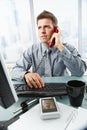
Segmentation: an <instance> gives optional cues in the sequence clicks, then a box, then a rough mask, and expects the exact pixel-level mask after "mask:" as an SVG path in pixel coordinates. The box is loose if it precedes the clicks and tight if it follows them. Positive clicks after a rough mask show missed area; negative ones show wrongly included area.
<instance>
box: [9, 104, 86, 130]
mask: <svg viewBox="0 0 87 130" xmlns="http://www.w3.org/2000/svg"><path fill="white" fill-rule="evenodd" d="M58 106H59V109H60V114H61V116H60V118H57V119H50V120H41V118H40V105H39V104H38V105H36V106H34V107H33V108H32V109H30V110H29V111H27V112H26V113H24V114H22V115H21V116H20V117H19V119H18V120H17V121H15V122H14V123H12V124H11V125H9V126H8V130H83V128H85V127H86V125H87V110H86V109H84V108H81V107H79V108H78V109H76V108H74V107H71V106H67V105H65V104H62V103H59V102H58Z"/></svg>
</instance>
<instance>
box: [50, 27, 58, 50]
mask: <svg viewBox="0 0 87 130" xmlns="http://www.w3.org/2000/svg"><path fill="white" fill-rule="evenodd" d="M54 32H56V33H58V27H54ZM54 45H55V38H53V39H52V42H51V43H50V44H49V47H50V48H51V47H53V46H54Z"/></svg>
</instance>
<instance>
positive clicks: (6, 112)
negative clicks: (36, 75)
mask: <svg viewBox="0 0 87 130" xmlns="http://www.w3.org/2000/svg"><path fill="white" fill-rule="evenodd" d="M74 79H75V80H76V79H77V80H82V81H84V82H86V83H87V75H84V76H82V77H75V76H71V77H70V76H66V77H48V78H47V77H46V78H43V80H44V82H57V83H58V82H62V83H66V82H67V81H69V80H74ZM20 83H23V82H14V84H20ZM26 99H28V97H26V98H25V97H20V98H19V100H18V102H17V103H15V104H13V105H12V106H11V107H9V108H8V109H4V108H2V107H1V106H0V121H3V120H9V119H11V118H12V117H14V114H13V111H14V110H15V109H17V108H18V107H20V103H21V102H22V101H25V100H26ZM56 99H57V101H58V102H60V103H63V104H67V105H70V104H69V100H68V97H67V96H63V97H62V98H60V97H56ZM81 107H83V108H87V94H86V93H85V96H84V100H83V103H82V106H81Z"/></svg>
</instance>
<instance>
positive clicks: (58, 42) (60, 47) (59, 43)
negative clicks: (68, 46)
mask: <svg viewBox="0 0 87 130" xmlns="http://www.w3.org/2000/svg"><path fill="white" fill-rule="evenodd" d="M53 38H55V46H56V47H57V48H58V50H59V51H62V50H63V49H64V45H63V44H62V33H61V30H60V28H59V27H58V33H56V32H54V33H53V35H52V37H51V41H52V39H53Z"/></svg>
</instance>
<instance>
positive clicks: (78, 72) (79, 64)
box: [60, 44, 86, 76]
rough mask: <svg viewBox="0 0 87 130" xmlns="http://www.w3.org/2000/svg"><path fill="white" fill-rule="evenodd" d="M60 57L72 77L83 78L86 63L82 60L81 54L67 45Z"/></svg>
mask: <svg viewBox="0 0 87 130" xmlns="http://www.w3.org/2000/svg"><path fill="white" fill-rule="evenodd" d="M60 56H61V58H62V59H63V62H64V64H65V66H66V67H67V68H68V69H69V71H70V72H71V75H74V76H82V75H83V74H84V72H85V71H86V63H85V62H84V61H83V60H82V59H81V56H80V54H79V53H78V51H77V50H76V48H74V47H73V46H71V45H68V44H65V47H64V50H63V51H62V52H60Z"/></svg>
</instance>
